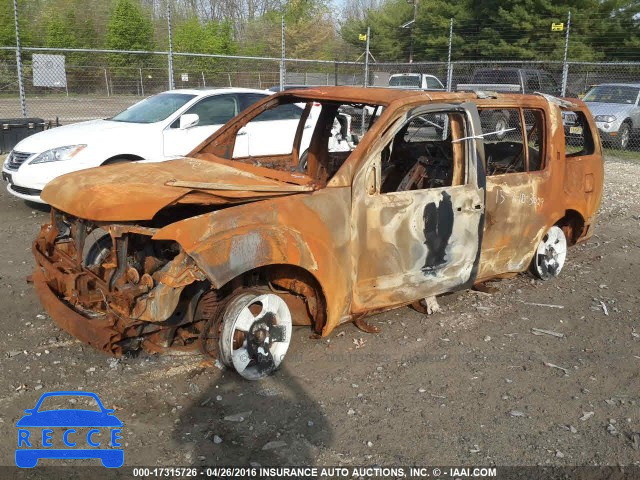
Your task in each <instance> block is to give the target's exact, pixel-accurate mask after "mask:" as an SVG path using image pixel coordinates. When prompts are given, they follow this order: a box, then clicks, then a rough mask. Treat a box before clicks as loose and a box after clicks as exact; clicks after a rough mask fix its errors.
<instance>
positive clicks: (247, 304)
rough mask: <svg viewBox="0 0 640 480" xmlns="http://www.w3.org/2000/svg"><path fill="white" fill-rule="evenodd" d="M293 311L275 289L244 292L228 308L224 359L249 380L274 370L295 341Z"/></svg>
mask: <svg viewBox="0 0 640 480" xmlns="http://www.w3.org/2000/svg"><path fill="white" fill-rule="evenodd" d="M291 328H292V322H291V312H290V310H289V307H288V306H287V304H286V303H285V301H284V300H283V299H282V298H280V297H279V296H278V295H276V294H273V293H266V294H260V293H247V292H245V293H241V294H239V295H238V296H237V297H236V298H234V299H233V300H231V301H230V302H229V303H228V305H227V307H226V308H225V311H224V315H223V319H222V335H221V337H220V359H221V360H222V362H223V363H224V364H225V365H226V366H228V367H233V368H234V369H235V370H236V371H237V372H238V373H239V374H240V375H242V376H243V377H244V378H246V379H248V380H259V379H261V378H264V377H266V376H268V375H270V374H271V373H273V372H274V371H275V370H276V369H277V368H278V366H279V365H280V363H281V362H282V360H283V359H284V356H285V354H286V353H287V349H288V348H289V342H290V341H291Z"/></svg>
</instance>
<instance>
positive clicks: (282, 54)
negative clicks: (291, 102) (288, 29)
mask: <svg viewBox="0 0 640 480" xmlns="http://www.w3.org/2000/svg"><path fill="white" fill-rule="evenodd" d="M284 58H285V38H284V15H283V16H282V18H281V23H280V91H283V90H284V85H285V83H287V79H286V76H287V70H286V66H285V64H284Z"/></svg>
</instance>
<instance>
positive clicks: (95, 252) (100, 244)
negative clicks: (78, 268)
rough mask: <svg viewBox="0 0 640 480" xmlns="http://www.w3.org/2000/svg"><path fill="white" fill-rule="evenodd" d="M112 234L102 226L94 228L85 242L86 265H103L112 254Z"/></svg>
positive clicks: (83, 255)
mask: <svg viewBox="0 0 640 480" xmlns="http://www.w3.org/2000/svg"><path fill="white" fill-rule="evenodd" d="M112 244H113V242H112V240H111V236H110V235H109V234H108V233H107V232H106V231H105V230H102V229H101V228H97V229H95V230H93V231H92V232H91V233H90V234H89V235H88V236H87V238H86V240H85V242H84V250H83V252H82V264H83V265H84V266H85V267H95V266H98V265H102V264H103V263H104V262H105V261H106V260H107V258H108V257H109V255H110V254H111V246H112Z"/></svg>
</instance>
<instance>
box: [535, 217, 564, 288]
mask: <svg viewBox="0 0 640 480" xmlns="http://www.w3.org/2000/svg"><path fill="white" fill-rule="evenodd" d="M566 258H567V237H566V236H565V234H564V231H563V230H562V229H561V228H560V227H559V226H557V225H554V226H553V227H551V228H550V229H549V231H548V232H547V233H546V234H545V235H544V237H542V240H541V241H540V243H539V244H538V248H537V250H536V254H535V256H534V257H533V262H532V264H531V269H532V271H533V273H534V274H535V275H536V276H537V277H538V278H540V279H542V280H549V279H550V278H553V277H557V276H558V275H559V274H560V271H561V270H562V267H563V266H564V261H565V259H566Z"/></svg>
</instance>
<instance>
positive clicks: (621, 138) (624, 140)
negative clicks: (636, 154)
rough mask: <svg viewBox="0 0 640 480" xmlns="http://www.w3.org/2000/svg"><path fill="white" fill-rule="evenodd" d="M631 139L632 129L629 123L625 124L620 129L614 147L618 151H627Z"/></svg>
mask: <svg viewBox="0 0 640 480" xmlns="http://www.w3.org/2000/svg"><path fill="white" fill-rule="evenodd" d="M630 138H631V127H629V124H628V123H626V122H625V123H623V124H622V125H620V128H619V129H618V136H617V137H616V139H615V143H614V146H615V148H617V149H618V150H626V149H627V147H628V146H629V139H630Z"/></svg>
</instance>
